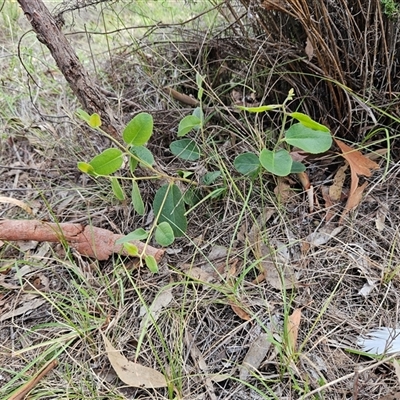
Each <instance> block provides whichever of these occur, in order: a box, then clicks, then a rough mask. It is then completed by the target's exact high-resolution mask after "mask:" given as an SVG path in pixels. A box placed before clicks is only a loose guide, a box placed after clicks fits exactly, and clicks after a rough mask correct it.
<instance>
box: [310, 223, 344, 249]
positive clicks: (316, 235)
mask: <svg viewBox="0 0 400 400" xmlns="http://www.w3.org/2000/svg"><path fill="white" fill-rule="evenodd" d="M342 230H343V226H337V227H335V226H334V225H330V224H326V225H325V226H323V227H322V228H321V229H320V230H317V231H315V232H313V233H310V234H309V235H308V236H307V238H306V241H307V242H308V243H309V244H310V245H311V246H321V245H323V244H326V243H328V241H329V240H331V239H332V238H334V237H335V236H336V235H337V234H338V233H340V232H341V231H342Z"/></svg>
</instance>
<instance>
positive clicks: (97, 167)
mask: <svg viewBox="0 0 400 400" xmlns="http://www.w3.org/2000/svg"><path fill="white" fill-rule="evenodd" d="M89 164H90V165H91V166H92V168H93V170H94V172H95V173H96V174H98V175H110V174H112V173H113V172H115V171H118V170H119V169H120V168H121V165H122V152H121V150H119V149H114V148H112V149H106V150H104V151H103V152H102V153H100V154H99V155H98V156H96V157H94V158H93V159H92V161H90V163H89Z"/></svg>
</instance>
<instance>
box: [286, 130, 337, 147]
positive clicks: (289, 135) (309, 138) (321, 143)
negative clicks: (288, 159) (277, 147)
mask: <svg viewBox="0 0 400 400" xmlns="http://www.w3.org/2000/svg"><path fill="white" fill-rule="evenodd" d="M285 141H286V142H287V143H289V144H290V145H291V146H296V147H298V148H299V149H301V150H304V151H306V152H308V153H311V154H318V153H323V152H325V151H327V150H329V149H330V147H331V145H332V136H331V134H330V132H329V131H328V132H325V131H316V130H314V129H311V128H307V127H306V126H304V125H303V124H301V123H299V124H294V125H292V126H291V127H290V128H289V129H288V130H287V132H286V137H285Z"/></svg>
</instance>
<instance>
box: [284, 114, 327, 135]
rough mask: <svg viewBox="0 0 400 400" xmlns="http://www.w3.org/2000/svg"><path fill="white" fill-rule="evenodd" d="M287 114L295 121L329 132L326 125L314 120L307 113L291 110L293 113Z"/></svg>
mask: <svg viewBox="0 0 400 400" xmlns="http://www.w3.org/2000/svg"><path fill="white" fill-rule="evenodd" d="M289 116H291V117H292V118H294V119H297V121H299V122H301V123H302V124H303V125H304V126H306V127H307V128H310V129H314V130H316V131H321V132H330V130H329V128H328V127H326V126H325V125H322V124H320V123H318V122H316V121H314V120H313V119H312V118H310V117H309V116H308V115H307V114H303V113H301V112H293V113H291V114H289Z"/></svg>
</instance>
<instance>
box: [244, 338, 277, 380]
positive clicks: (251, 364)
mask: <svg viewBox="0 0 400 400" xmlns="http://www.w3.org/2000/svg"><path fill="white" fill-rule="evenodd" d="M270 347H271V341H270V340H269V339H268V334H267V333H265V332H263V333H261V334H260V335H259V336H258V338H257V339H256V340H254V341H252V342H251V344H250V347H249V350H248V352H247V354H246V356H245V357H244V360H243V364H242V365H241V366H240V368H239V371H240V372H239V378H240V380H242V381H245V380H247V378H248V376H249V373H250V372H251V371H253V370H257V368H258V367H259V366H260V365H261V363H262V361H263V360H264V358H265V356H266V355H267V353H268V351H269V348H270Z"/></svg>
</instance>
